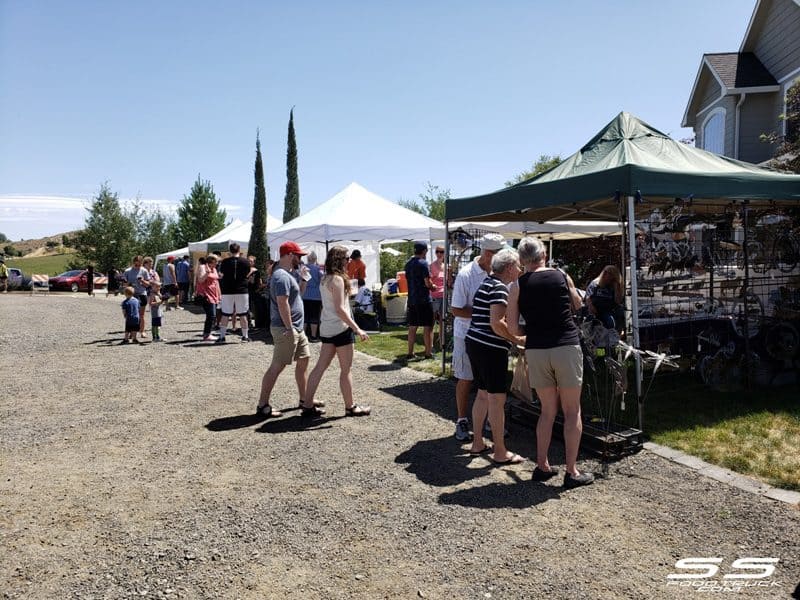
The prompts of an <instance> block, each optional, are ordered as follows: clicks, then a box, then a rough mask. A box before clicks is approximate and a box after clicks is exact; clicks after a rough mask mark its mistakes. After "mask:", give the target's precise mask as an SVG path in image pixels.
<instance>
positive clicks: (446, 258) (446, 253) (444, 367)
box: [439, 221, 450, 377]
mask: <svg viewBox="0 0 800 600" xmlns="http://www.w3.org/2000/svg"><path fill="white" fill-rule="evenodd" d="M449 269H450V223H449V222H448V221H445V222H444V294H442V318H441V320H440V321H439V344H440V345H441V347H442V377H444V374H445V373H446V371H447V337H446V335H445V330H446V329H447V327H445V326H444V324H445V322H446V321H447V319H446V318H445V315H446V314H447V284H448V282H449V281H450V273H449V272H448V271H449Z"/></svg>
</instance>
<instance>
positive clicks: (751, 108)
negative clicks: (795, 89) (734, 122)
mask: <svg viewBox="0 0 800 600" xmlns="http://www.w3.org/2000/svg"><path fill="white" fill-rule="evenodd" d="M779 97H780V94H778V93H774V94H753V95H748V96H747V97H746V98H745V101H744V104H742V107H741V109H740V111H739V160H744V161H747V162H752V163H759V162H762V161H765V160H769V159H770V158H772V155H773V154H774V152H775V148H774V147H773V146H772V145H771V144H767V143H765V142H762V141H761V140H760V136H761V134H762V133H770V132H771V131H774V129H775V121H776V119H775V115H776V114H777V113H775V112H773V111H774V108H775V102H776V98H779Z"/></svg>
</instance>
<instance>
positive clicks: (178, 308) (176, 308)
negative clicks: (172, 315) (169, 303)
mask: <svg viewBox="0 0 800 600" xmlns="http://www.w3.org/2000/svg"><path fill="white" fill-rule="evenodd" d="M175 310H183V307H182V306H176V307H175Z"/></svg>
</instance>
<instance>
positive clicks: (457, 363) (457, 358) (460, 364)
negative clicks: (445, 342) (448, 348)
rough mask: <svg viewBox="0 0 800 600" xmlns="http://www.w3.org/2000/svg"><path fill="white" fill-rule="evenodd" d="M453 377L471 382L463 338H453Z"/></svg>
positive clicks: (470, 372) (470, 366)
mask: <svg viewBox="0 0 800 600" xmlns="http://www.w3.org/2000/svg"><path fill="white" fill-rule="evenodd" d="M453 375H454V376H455V378H456V379H466V380H467V381H472V380H473V379H474V377H473V375H472V364H471V363H470V362H469V356H467V346H466V342H465V341H464V338H460V337H454V338H453Z"/></svg>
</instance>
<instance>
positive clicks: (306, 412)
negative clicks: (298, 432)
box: [300, 406, 325, 419]
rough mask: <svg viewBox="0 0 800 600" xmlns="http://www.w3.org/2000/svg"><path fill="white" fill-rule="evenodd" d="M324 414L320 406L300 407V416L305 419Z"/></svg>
mask: <svg viewBox="0 0 800 600" xmlns="http://www.w3.org/2000/svg"><path fill="white" fill-rule="evenodd" d="M324 414H325V411H324V410H322V409H321V408H317V407H316V406H312V407H311V408H301V409H300V416H301V417H303V418H306V419H309V418H311V419H313V418H315V417H321V416H322V415H324Z"/></svg>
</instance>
